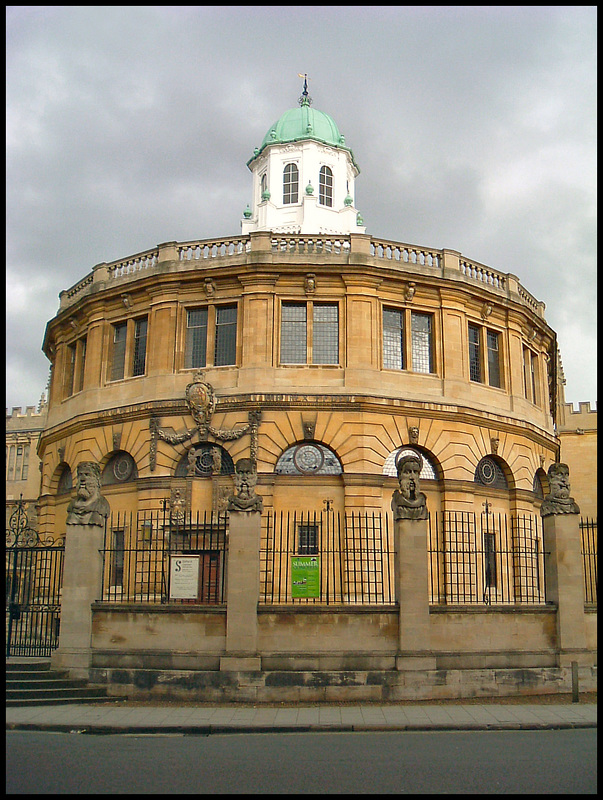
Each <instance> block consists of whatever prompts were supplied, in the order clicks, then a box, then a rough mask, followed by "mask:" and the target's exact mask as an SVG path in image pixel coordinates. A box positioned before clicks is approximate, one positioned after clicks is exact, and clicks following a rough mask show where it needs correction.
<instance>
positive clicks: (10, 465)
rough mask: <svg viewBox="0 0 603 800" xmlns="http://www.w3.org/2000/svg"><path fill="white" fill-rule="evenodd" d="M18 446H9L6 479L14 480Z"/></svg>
mask: <svg viewBox="0 0 603 800" xmlns="http://www.w3.org/2000/svg"><path fill="white" fill-rule="evenodd" d="M16 450H17V448H16V447H15V446H14V445H11V446H10V447H9V448H8V456H7V459H6V461H7V468H6V480H7V481H12V480H14V479H15V454H16Z"/></svg>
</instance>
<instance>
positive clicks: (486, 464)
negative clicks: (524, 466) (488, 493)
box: [473, 455, 514, 491]
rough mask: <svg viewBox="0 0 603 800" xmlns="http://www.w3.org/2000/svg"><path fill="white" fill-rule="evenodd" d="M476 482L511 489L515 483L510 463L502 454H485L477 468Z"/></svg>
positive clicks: (492, 487) (493, 487) (474, 477)
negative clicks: (501, 456)
mask: <svg viewBox="0 0 603 800" xmlns="http://www.w3.org/2000/svg"><path fill="white" fill-rule="evenodd" d="M473 480H474V482H475V483H477V484H479V485H480V486H487V487H489V488H491V489H505V490H507V491H508V490H509V489H510V488H511V487H512V486H513V484H514V481H513V474H512V472H511V470H510V469H509V465H508V464H507V462H506V461H504V460H503V459H502V458H500V456H495V455H487V456H484V457H483V458H482V459H481V460H480V462H479V463H478V464H477V466H476V468H475V474H474V476H473Z"/></svg>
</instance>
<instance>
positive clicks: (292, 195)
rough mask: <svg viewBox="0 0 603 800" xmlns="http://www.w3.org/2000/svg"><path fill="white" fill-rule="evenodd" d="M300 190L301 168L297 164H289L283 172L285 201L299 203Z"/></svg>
mask: <svg viewBox="0 0 603 800" xmlns="http://www.w3.org/2000/svg"><path fill="white" fill-rule="evenodd" d="M298 192H299V170H298V169H297V166H296V165H295V164H287V166H286V167H285V169H284V172H283V203H285V204H287V203H297V201H298V196H299V195H298Z"/></svg>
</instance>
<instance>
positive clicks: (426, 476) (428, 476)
mask: <svg viewBox="0 0 603 800" xmlns="http://www.w3.org/2000/svg"><path fill="white" fill-rule="evenodd" d="M407 455H418V456H420V458H421V461H422V463H423V466H422V467H421V472H420V473H419V478H421V480H428V481H435V480H436V479H437V473H436V467H435V464H434V462H433V461H432V460H431V458H430V457H429V456H428V455H427V454H426V453H424V452H423V451H422V450H416V449H415V448H414V447H408V446H404V447H398V448H397V449H396V450H394V451H393V452H391V453H390V454H389V455H388V457H387V458H386V459H385V462H384V464H383V474H384V475H389V476H390V477H392V478H396V477H397V476H398V472H397V469H396V461H397V459H398V458H402V456H407Z"/></svg>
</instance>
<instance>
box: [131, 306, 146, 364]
mask: <svg viewBox="0 0 603 800" xmlns="http://www.w3.org/2000/svg"><path fill="white" fill-rule="evenodd" d="M146 354H147V318H146V317H144V319H137V320H136V322H135V323H134V361H133V363H132V375H144V368H145V362H146Z"/></svg>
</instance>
